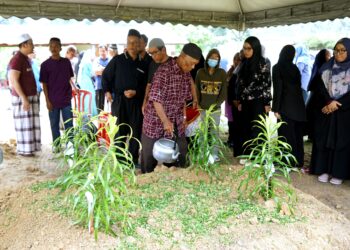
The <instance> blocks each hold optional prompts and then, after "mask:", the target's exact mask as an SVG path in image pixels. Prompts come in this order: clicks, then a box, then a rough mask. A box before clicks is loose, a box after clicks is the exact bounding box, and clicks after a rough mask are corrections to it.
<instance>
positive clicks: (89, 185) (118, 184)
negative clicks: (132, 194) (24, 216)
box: [56, 113, 135, 238]
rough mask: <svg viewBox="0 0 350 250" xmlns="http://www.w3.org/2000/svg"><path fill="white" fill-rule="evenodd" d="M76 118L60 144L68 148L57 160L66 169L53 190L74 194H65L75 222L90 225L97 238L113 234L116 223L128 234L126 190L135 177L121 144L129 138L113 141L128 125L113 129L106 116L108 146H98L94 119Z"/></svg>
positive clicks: (112, 120)
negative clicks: (59, 160)
mask: <svg viewBox="0 0 350 250" xmlns="http://www.w3.org/2000/svg"><path fill="white" fill-rule="evenodd" d="M76 114H77V119H76V122H75V126H74V127H73V128H71V129H70V130H68V131H66V132H65V133H64V135H63V136H62V137H61V140H60V143H61V144H62V145H67V147H66V149H65V151H64V152H62V153H61V154H60V157H61V158H62V160H63V162H64V163H65V164H68V165H69V168H68V169H66V171H65V172H64V174H63V175H62V176H61V177H60V178H59V179H58V180H57V181H56V186H57V187H60V188H61V189H62V191H67V190H71V191H74V193H72V192H67V197H66V198H67V201H68V204H70V206H71V207H72V209H73V211H74V213H75V215H76V216H77V218H78V221H77V223H82V224H85V225H89V229H91V230H90V232H91V231H92V230H94V232H95V237H96V238H97V234H98V231H100V230H102V231H104V232H106V233H112V234H115V233H116V227H115V226H114V225H115V224H116V223H119V226H120V227H121V229H123V230H127V229H126V228H127V227H129V224H128V215H127V212H126V211H127V209H129V207H130V206H131V202H130V200H129V199H128V195H127V193H128V189H127V187H128V185H131V184H133V183H134V182H135V174H134V165H133V162H132V156H131V154H130V152H129V151H128V149H127V146H126V144H125V143H124V142H122V140H124V139H126V140H127V141H128V140H130V139H131V138H132V135H130V136H127V137H116V135H117V133H118V131H119V129H120V126H127V125H124V124H122V125H119V126H118V125H116V119H117V118H116V117H114V116H111V115H109V116H108V120H107V122H106V123H105V129H106V131H107V133H108V135H109V138H110V139H111V143H110V145H109V146H108V145H100V144H99V143H98V142H97V141H96V139H95V138H96V134H97V133H96V132H94V130H93V129H92V128H93V127H94V125H93V121H96V119H97V117H92V118H91V120H86V115H84V114H83V113H76ZM133 139H134V138H133ZM71 142H73V145H72V144H71ZM72 149H73V150H72ZM73 151H74V152H73ZM89 197H91V201H90V202H89V201H88V200H89V199H88V198H89Z"/></svg>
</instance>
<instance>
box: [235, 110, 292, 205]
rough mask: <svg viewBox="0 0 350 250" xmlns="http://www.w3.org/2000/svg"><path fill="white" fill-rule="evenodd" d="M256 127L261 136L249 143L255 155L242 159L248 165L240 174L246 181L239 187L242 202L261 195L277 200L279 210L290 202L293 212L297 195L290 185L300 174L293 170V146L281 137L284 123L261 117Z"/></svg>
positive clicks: (245, 156)
mask: <svg viewBox="0 0 350 250" xmlns="http://www.w3.org/2000/svg"><path fill="white" fill-rule="evenodd" d="M255 123H256V125H254V126H256V127H258V128H259V130H260V131H261V132H260V133H259V135H258V136H257V137H256V138H253V139H251V140H249V141H247V142H246V143H245V145H247V147H249V148H250V149H251V153H250V154H249V155H244V156H242V157H241V158H243V159H245V161H246V163H245V166H244V167H243V169H242V170H241V171H240V175H242V176H245V178H244V179H242V181H241V182H240V185H239V187H238V192H239V195H240V197H241V198H242V197H244V196H248V198H254V197H256V195H261V196H262V197H263V198H264V199H265V200H268V199H274V200H275V201H276V203H277V206H278V208H280V206H281V204H282V202H286V203H287V204H288V205H289V208H290V210H291V211H292V206H293V204H294V203H295V202H296V195H295V191H294V190H293V188H292V187H291V185H290V183H291V179H290V172H291V171H292V170H294V171H297V170H296V169H295V168H293V167H292V166H293V165H294V163H295V162H296V159H295V157H294V156H293V155H292V154H291V146H290V145H289V144H288V143H286V142H285V141H284V140H283V138H282V137H281V136H278V135H277V130H278V128H279V127H280V126H281V125H282V124H283V122H277V123H275V122H274V121H273V120H272V119H271V118H269V117H268V116H261V115H260V120H257V121H255ZM283 178H284V179H285V180H286V182H285V181H283V180H282V179H283ZM285 195H287V196H286V197H285Z"/></svg>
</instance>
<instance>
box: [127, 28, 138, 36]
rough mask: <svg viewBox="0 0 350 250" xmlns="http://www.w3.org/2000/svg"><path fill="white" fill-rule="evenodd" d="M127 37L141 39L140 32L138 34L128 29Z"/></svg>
mask: <svg viewBox="0 0 350 250" xmlns="http://www.w3.org/2000/svg"><path fill="white" fill-rule="evenodd" d="M128 36H137V37H138V38H141V35H140V32H138V31H137V30H135V29H130V30H129V32H128Z"/></svg>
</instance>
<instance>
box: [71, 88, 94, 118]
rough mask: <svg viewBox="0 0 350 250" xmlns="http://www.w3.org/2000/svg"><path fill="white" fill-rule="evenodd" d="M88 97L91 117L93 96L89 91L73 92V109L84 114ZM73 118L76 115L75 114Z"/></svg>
mask: <svg viewBox="0 0 350 250" xmlns="http://www.w3.org/2000/svg"><path fill="white" fill-rule="evenodd" d="M86 97H88V105H89V106H88V115H89V116H91V103H92V94H91V92H89V91H87V90H81V89H79V90H78V91H72V98H73V107H72V109H73V110H75V111H78V112H84V110H85V98H86ZM73 117H75V115H74V114H73Z"/></svg>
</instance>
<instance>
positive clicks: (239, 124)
mask: <svg viewBox="0 0 350 250" xmlns="http://www.w3.org/2000/svg"><path fill="white" fill-rule="evenodd" d="M232 117H233V122H232V142H233V156H234V157H237V156H240V155H242V154H243V136H242V133H243V120H242V112H241V111H238V109H237V108H236V107H235V106H233V105H232Z"/></svg>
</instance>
